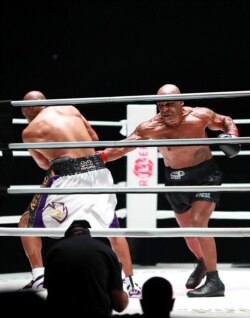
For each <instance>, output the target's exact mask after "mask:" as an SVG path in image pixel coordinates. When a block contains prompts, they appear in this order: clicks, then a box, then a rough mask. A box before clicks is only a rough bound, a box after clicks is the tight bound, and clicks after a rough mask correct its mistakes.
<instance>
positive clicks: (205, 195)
mask: <svg viewBox="0 0 250 318" xmlns="http://www.w3.org/2000/svg"><path fill="white" fill-rule="evenodd" d="M195 196H196V198H202V199H211V195H210V193H209V192H200V193H196V195H195Z"/></svg>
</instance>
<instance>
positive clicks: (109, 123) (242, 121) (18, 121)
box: [12, 118, 250, 126]
mask: <svg viewBox="0 0 250 318" xmlns="http://www.w3.org/2000/svg"><path fill="white" fill-rule="evenodd" d="M234 122H235V124H250V119H234ZM89 123H90V125H92V126H124V125H127V119H122V120H120V122H116V121H94V120H90V121H89ZM12 124H28V121H27V119H25V118H13V120H12Z"/></svg>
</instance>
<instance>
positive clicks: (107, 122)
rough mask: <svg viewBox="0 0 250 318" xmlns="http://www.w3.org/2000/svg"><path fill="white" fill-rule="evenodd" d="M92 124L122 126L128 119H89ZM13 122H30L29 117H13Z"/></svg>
mask: <svg viewBox="0 0 250 318" xmlns="http://www.w3.org/2000/svg"><path fill="white" fill-rule="evenodd" d="M88 122H89V123H90V125H92V126H118V127H122V126H124V125H126V124H127V120H126V119H124V120H120V121H119V122H117V121H101V120H100V121H94V120H89V121H88ZM12 124H28V121H27V119H25V118H13V120H12Z"/></svg>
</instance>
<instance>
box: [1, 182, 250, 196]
mask: <svg viewBox="0 0 250 318" xmlns="http://www.w3.org/2000/svg"><path fill="white" fill-rule="evenodd" d="M6 191H7V193H8V194H35V193H37V194H80V193H99V194H103V193H144V194H145V193H161V192H163V193H166V192H232V191H238V192H248V191H250V183H237V184H233V183H224V184H222V185H220V186H156V187H148V186H147V187H106V188H101V187H100V188H98V187H97V188H87V187H86V188H84V187H69V188H67V187H66V188H63V189H60V188H46V187H44V188H41V187H40V185H30V186H23V185H21V186H18V185H13V186H10V187H9V188H7V189H6Z"/></svg>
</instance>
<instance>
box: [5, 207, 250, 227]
mask: <svg viewBox="0 0 250 318" xmlns="http://www.w3.org/2000/svg"><path fill="white" fill-rule="evenodd" d="M116 215H117V217H118V218H120V219H124V218H126V217H127V209H126V208H125V209H118V210H116ZM155 217H156V219H157V220H163V219H175V214H174V212H173V211H172V210H158V211H156V214H155ZM210 219H215V220H250V211H214V212H213V214H212V215H211V217H210ZM19 220H20V215H10V216H1V217H0V224H17V223H18V222H19Z"/></svg>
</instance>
